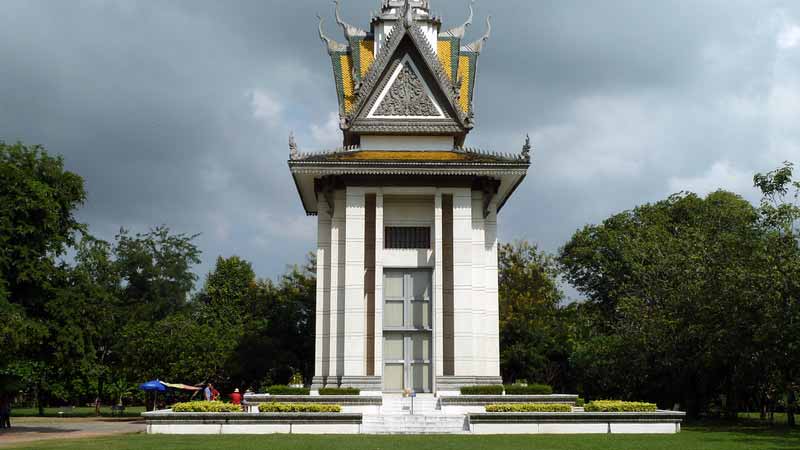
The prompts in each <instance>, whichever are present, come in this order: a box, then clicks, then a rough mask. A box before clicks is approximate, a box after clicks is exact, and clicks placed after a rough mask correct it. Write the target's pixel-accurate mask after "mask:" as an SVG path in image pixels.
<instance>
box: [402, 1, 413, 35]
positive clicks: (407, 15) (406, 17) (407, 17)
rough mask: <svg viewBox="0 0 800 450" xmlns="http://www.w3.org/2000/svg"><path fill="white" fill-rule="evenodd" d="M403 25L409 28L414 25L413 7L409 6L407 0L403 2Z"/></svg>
mask: <svg viewBox="0 0 800 450" xmlns="http://www.w3.org/2000/svg"><path fill="white" fill-rule="evenodd" d="M402 13H403V25H405V27H406V28H411V26H412V25H414V9H413V8H412V7H411V2H410V1H409V0H405V2H404V3H403V11H402Z"/></svg>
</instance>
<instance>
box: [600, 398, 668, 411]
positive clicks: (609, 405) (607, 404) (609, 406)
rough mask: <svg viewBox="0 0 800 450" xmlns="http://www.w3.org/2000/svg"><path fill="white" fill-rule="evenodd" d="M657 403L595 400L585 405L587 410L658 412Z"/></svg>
mask: <svg viewBox="0 0 800 450" xmlns="http://www.w3.org/2000/svg"><path fill="white" fill-rule="evenodd" d="M656 409H657V406H656V405H655V403H642V402H623V401H620V400H595V401H593V402H590V403H588V404H587V405H586V406H585V410H586V412H656Z"/></svg>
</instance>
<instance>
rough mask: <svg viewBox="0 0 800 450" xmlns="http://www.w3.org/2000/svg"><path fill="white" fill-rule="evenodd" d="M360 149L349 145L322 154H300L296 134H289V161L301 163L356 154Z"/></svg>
mask: <svg viewBox="0 0 800 450" xmlns="http://www.w3.org/2000/svg"><path fill="white" fill-rule="evenodd" d="M360 149H361V147H360V146H358V145H347V146H344V147H337V148H335V149H329V150H322V151H320V152H300V151H299V150H298V149H297V142H296V141H295V138H294V133H293V132H292V133H289V161H300V160H303V159H308V158H314V157H317V156H329V155H335V154H338V153H348V152H355V151H358V150H360Z"/></svg>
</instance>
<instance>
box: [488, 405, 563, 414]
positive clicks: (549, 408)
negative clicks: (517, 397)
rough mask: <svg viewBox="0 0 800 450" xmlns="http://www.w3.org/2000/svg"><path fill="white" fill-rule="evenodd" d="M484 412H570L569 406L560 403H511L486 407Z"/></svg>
mask: <svg viewBox="0 0 800 450" xmlns="http://www.w3.org/2000/svg"><path fill="white" fill-rule="evenodd" d="M486 412H492V413H494V412H498V413H499V412H508V413H525V412H572V407H571V406H570V405H565V404H561V403H513V404H501V405H488V406H487V407H486Z"/></svg>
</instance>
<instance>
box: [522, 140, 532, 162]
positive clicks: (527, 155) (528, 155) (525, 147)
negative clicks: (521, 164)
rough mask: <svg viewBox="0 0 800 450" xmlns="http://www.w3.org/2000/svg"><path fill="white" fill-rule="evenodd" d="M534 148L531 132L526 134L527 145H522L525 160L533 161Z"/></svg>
mask: <svg viewBox="0 0 800 450" xmlns="http://www.w3.org/2000/svg"><path fill="white" fill-rule="evenodd" d="M532 149H533V147H531V135H530V134H526V135H525V145H523V146H522V157H523V158H524V159H525V161H528V162H530V161H531V150H532Z"/></svg>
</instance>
